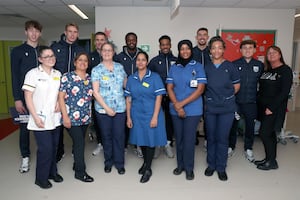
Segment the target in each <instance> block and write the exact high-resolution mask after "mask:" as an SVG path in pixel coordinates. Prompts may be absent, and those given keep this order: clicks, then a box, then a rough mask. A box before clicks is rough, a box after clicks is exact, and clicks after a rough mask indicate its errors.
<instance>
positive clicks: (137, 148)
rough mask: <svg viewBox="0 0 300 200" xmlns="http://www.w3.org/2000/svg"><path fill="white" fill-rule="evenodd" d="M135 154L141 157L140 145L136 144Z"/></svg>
mask: <svg viewBox="0 0 300 200" xmlns="http://www.w3.org/2000/svg"><path fill="white" fill-rule="evenodd" d="M136 154H137V156H138V157H139V158H142V157H143V153H142V149H141V147H139V146H137V147H136Z"/></svg>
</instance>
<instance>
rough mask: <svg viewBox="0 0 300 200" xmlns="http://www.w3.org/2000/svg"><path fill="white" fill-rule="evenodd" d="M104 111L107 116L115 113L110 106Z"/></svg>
mask: <svg viewBox="0 0 300 200" xmlns="http://www.w3.org/2000/svg"><path fill="white" fill-rule="evenodd" d="M106 113H107V115H108V116H111V117H113V116H115V115H116V112H115V111H114V110H113V109H111V108H108V109H107V110H106Z"/></svg>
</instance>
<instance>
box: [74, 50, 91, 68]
mask: <svg viewBox="0 0 300 200" xmlns="http://www.w3.org/2000/svg"><path fill="white" fill-rule="evenodd" d="M74 66H75V70H76V71H84V72H86V70H87V68H88V66H89V58H88V55H87V54H85V53H81V54H79V55H78V56H76V58H75V61H74Z"/></svg>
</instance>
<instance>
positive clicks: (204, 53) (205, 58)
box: [193, 27, 211, 148]
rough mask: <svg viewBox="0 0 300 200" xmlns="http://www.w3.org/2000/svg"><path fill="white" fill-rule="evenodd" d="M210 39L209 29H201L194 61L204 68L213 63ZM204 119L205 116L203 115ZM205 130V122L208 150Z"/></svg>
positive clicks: (194, 49)
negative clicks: (209, 44) (208, 43)
mask: <svg viewBox="0 0 300 200" xmlns="http://www.w3.org/2000/svg"><path fill="white" fill-rule="evenodd" d="M208 39H209V35H208V29H207V28H205V27H201V28H199V29H198V30H197V33H196V40H197V45H196V46H195V47H194V48H193V59H194V60H196V61H197V62H200V63H201V64H202V65H203V66H204V67H205V65H207V64H208V63H210V62H211V58H210V52H209V48H208V45H207V42H208ZM203 102H204V101H203ZM203 107H204V106H203ZM203 117H205V116H204V115H203ZM205 129H206V128H205V123H204V122H203V131H204V139H205V141H204V148H206V133H205ZM196 138H197V137H196ZM196 144H198V139H196Z"/></svg>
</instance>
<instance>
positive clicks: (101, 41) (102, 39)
mask: <svg viewBox="0 0 300 200" xmlns="http://www.w3.org/2000/svg"><path fill="white" fill-rule="evenodd" d="M106 42H107V38H106V37H105V35H100V34H99V35H95V47H96V49H97V51H100V50H101V47H102V45H103V44H104V43H106Z"/></svg>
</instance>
